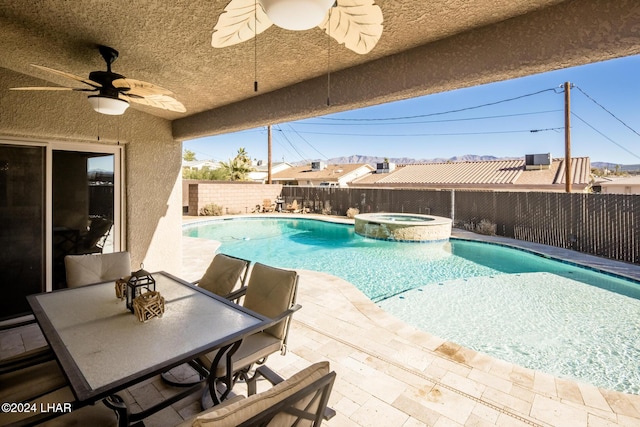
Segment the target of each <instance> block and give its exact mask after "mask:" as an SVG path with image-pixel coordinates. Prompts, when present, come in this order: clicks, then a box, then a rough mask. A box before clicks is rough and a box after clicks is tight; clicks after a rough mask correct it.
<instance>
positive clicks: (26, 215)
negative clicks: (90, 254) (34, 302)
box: [0, 143, 46, 319]
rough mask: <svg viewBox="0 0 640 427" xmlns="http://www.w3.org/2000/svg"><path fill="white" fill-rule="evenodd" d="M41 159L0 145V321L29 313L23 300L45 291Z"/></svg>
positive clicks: (39, 151) (34, 150)
mask: <svg viewBox="0 0 640 427" xmlns="http://www.w3.org/2000/svg"><path fill="white" fill-rule="evenodd" d="M45 156H46V150H45V147H42V146H16V145H6V144H1V143H0V293H1V294H2V298H0V319H2V318H7V317H11V316H15V315H18V314H21V313H26V312H29V311H30V310H29V306H28V304H27V301H26V299H25V298H24V297H25V295H29V294H32V293H37V292H42V291H44V290H45V287H46V277H45V271H46V270H45V263H46V261H45V254H46V251H45V245H44V242H45V211H46V209H45V163H46V162H45V160H46V159H45Z"/></svg>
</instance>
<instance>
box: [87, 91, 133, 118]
mask: <svg viewBox="0 0 640 427" xmlns="http://www.w3.org/2000/svg"><path fill="white" fill-rule="evenodd" d="M88 99H89V104H91V107H93V109H94V110H95V111H97V112H98V113H102V114H108V115H110V116H120V115H122V114H124V112H125V110H126V109H127V108H129V103H128V102H127V101H124V100H122V99H119V98H111V97H107V96H102V95H91V96H89V98H88Z"/></svg>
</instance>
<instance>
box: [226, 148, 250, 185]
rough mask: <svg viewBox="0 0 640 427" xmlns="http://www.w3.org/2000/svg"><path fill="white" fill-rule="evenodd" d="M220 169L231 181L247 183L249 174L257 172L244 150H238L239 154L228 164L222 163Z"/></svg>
mask: <svg viewBox="0 0 640 427" xmlns="http://www.w3.org/2000/svg"><path fill="white" fill-rule="evenodd" d="M220 168H221V169H222V170H223V171H224V173H225V175H226V176H227V179H228V180H230V181H246V180H247V179H248V175H249V172H252V171H254V170H255V169H254V168H253V167H252V166H251V158H250V157H249V155H248V154H247V152H246V151H245V149H244V148H240V149H238V154H236V156H235V157H234V158H233V159H229V161H228V162H220Z"/></svg>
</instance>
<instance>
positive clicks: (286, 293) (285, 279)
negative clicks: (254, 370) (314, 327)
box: [242, 262, 298, 341]
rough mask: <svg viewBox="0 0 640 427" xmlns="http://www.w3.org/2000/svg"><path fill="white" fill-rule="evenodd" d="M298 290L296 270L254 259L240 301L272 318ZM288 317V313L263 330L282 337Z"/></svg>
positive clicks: (286, 329)
mask: <svg viewBox="0 0 640 427" xmlns="http://www.w3.org/2000/svg"><path fill="white" fill-rule="evenodd" d="M297 290H298V273H296V272H295V271H293V270H283V269H281V268H275V267H270V266H268V265H264V264H260V263H259V262H257V263H255V264H254V266H253V269H252V270H251V275H250V276H249V283H248V284H247V293H246V294H245V296H244V301H243V303H242V305H243V306H245V307H246V308H248V309H249V310H253V311H255V312H257V313H260V314H262V315H263V316H266V317H269V318H275V317H278V316H279V315H280V314H282V313H283V312H285V311H287V310H288V309H289V308H291V307H292V306H293V304H295V302H296V293H297ZM289 319H290V317H287V318H286V319H284V320H283V321H282V322H279V323H277V324H275V325H273V326H271V327H270V328H268V329H266V330H265V332H267V333H269V334H271V335H273V336H274V337H276V338H279V339H280V340H283V341H284V340H285V337H286V335H287V332H288V329H289Z"/></svg>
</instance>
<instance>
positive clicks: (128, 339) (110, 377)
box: [27, 272, 269, 425]
mask: <svg viewBox="0 0 640 427" xmlns="http://www.w3.org/2000/svg"><path fill="white" fill-rule="evenodd" d="M152 275H153V277H154V279H155V280H156V290H157V291H159V292H160V293H161V295H162V296H163V297H164V298H165V312H164V315H163V316H162V317H161V318H153V319H150V320H149V321H147V322H145V323H142V322H140V321H139V320H138V319H137V317H136V316H135V315H133V314H132V313H131V312H130V311H129V310H127V308H126V307H125V303H124V301H121V300H119V299H117V298H116V294H115V283H114V282H113V281H110V282H106V283H100V284H95V285H89V286H84V287H79V288H73V289H63V290H59V291H54V292H48V293H41V294H36V295H30V296H28V297H27V300H28V302H29V304H30V305H31V308H32V310H33V313H34V315H35V318H36V319H37V321H38V323H39V324H40V327H41V328H42V331H43V333H44V336H45V337H46V339H47V341H48V342H49V344H50V346H51V348H52V349H53V351H54V353H55V355H56V358H57V359H58V362H59V364H60V366H61V368H62V370H63V371H64V373H65V375H66V376H67V379H68V380H69V384H70V387H71V390H72V391H73V394H74V396H75V397H76V399H77V402H75V403H74V405H75V406H76V407H80V406H84V405H86V404H90V403H93V402H96V401H98V400H100V399H105V398H106V399H105V403H107V406H110V407H112V408H114V409H116V410H119V412H120V416H119V422H120V425H126V424H128V423H129V422H136V421H138V420H140V419H142V418H145V417H147V416H149V415H150V414H152V413H154V412H156V411H158V410H160V409H162V408H164V407H166V406H168V405H170V404H172V403H174V402H176V401H177V400H180V399H182V398H184V397H186V396H188V395H189V394H191V393H194V392H195V391H196V390H197V388H200V389H202V388H204V386H206V383H205V381H202V382H201V383H200V384H198V385H196V386H195V387H191V388H189V389H187V390H184V391H183V392H181V393H178V394H176V396H173V397H172V398H170V399H167V400H165V401H163V402H161V403H160V404H158V405H156V406H154V407H153V408H149V409H147V410H145V411H143V412H141V413H138V414H129V413H128V412H127V408H126V407H125V406H124V401H123V400H122V399H121V398H120V397H119V396H117V394H116V393H117V392H118V391H121V390H124V389H125V388H127V387H129V386H131V385H133V384H136V383H138V382H140V381H143V380H145V379H147V378H150V377H152V376H154V375H156V374H158V373H161V372H164V371H166V370H168V369H171V368H173V367H175V366H177V365H180V364H182V363H184V362H188V361H191V360H193V359H195V358H196V357H198V356H200V355H203V354H206V353H208V352H211V351H213V350H216V349H221V351H227V350H229V349H230V348H231V350H230V351H234V349H237V347H238V346H239V343H240V342H241V341H242V339H243V338H244V337H246V336H248V335H250V334H252V333H254V332H256V331H257V330H259V329H261V328H262V327H264V325H265V324H268V321H269V319H267V318H265V317H264V316H261V315H259V314H257V313H255V312H252V311H250V310H247V309H245V308H244V307H242V306H240V305H237V304H235V303H233V302H230V301H227V300H226V299H224V298H221V297H219V296H217V295H214V294H212V293H210V292H207V291H205V290H203V289H201V288H199V287H197V286H193V285H192V284H190V283H188V282H185V281H183V280H181V279H179V278H177V277H174V276H172V275H170V274H168V273H165V272H158V273H152ZM234 344H235V345H234ZM227 366H230V364H228V365H227ZM228 374H229V375H230V373H228ZM114 406H115V407H114ZM123 418H125V419H123ZM126 418H128V419H126Z"/></svg>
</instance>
